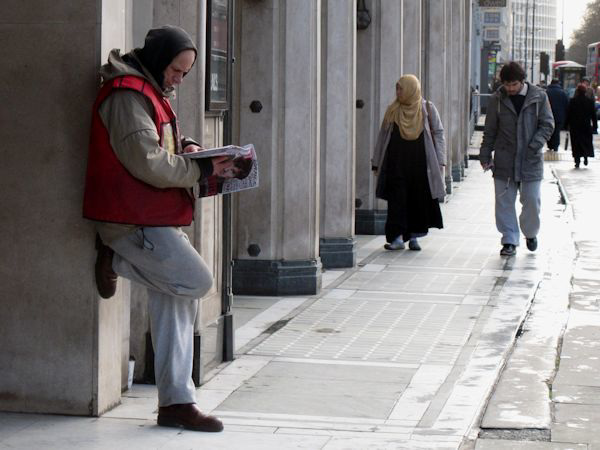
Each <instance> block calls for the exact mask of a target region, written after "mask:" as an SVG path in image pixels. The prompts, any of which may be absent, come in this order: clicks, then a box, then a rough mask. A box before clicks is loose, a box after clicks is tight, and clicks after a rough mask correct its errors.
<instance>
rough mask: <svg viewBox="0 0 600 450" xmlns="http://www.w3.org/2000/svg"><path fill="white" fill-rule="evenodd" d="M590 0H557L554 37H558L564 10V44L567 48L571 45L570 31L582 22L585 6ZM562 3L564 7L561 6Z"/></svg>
mask: <svg viewBox="0 0 600 450" xmlns="http://www.w3.org/2000/svg"><path fill="white" fill-rule="evenodd" d="M590 2H591V0H558V1H557V6H558V10H557V11H556V21H557V23H556V34H557V35H556V38H557V39H560V37H561V30H562V28H561V27H562V24H561V19H562V17H563V11H564V41H563V43H564V45H565V48H569V45H571V33H573V31H575V30H576V29H577V28H579V27H580V26H581V24H582V22H583V16H584V14H585V7H586V6H587V4H588V3H590ZM563 4H564V8H563Z"/></svg>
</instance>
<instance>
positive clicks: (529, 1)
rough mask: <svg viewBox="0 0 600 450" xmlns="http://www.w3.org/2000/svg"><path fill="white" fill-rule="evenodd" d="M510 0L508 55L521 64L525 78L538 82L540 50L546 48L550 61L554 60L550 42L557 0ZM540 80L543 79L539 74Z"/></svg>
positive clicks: (552, 34) (553, 43) (542, 50)
mask: <svg viewBox="0 0 600 450" xmlns="http://www.w3.org/2000/svg"><path fill="white" fill-rule="evenodd" d="M510 1H511V3H512V28H511V30H510V33H511V43H512V51H511V59H514V60H515V61H518V62H520V63H521V64H522V65H523V68H524V69H525V73H526V75H527V80H528V81H531V82H532V83H534V84H538V83H540V53H541V52H546V53H547V54H548V55H549V57H550V63H552V62H554V61H555V60H556V59H555V51H554V46H555V44H556V14H557V10H558V8H557V3H558V0H510ZM532 41H533V51H532ZM532 69H533V76H532ZM541 80H542V81H545V77H544V76H543V75H542V77H541ZM548 81H549V80H548Z"/></svg>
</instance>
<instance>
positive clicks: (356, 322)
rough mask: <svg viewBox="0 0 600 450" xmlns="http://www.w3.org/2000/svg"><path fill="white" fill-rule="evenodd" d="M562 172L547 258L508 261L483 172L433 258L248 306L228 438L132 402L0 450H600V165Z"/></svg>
mask: <svg viewBox="0 0 600 450" xmlns="http://www.w3.org/2000/svg"><path fill="white" fill-rule="evenodd" d="M478 137H479V135H477V136H475V139H474V140H473V145H474V146H475V145H476V142H477V138H478ZM559 154H560V155H562V157H556V155H554V156H553V159H555V161H547V162H546V163H545V164H546V167H545V168H546V178H545V180H544V183H543V188H542V189H543V193H542V199H543V218H542V231H541V233H540V236H539V241H540V245H539V248H538V250H537V251H536V252H534V253H532V252H529V251H528V250H527V249H526V248H525V245H524V242H523V243H522V245H521V246H520V247H519V248H518V250H517V255H516V256H515V257H512V258H503V257H500V256H499V250H500V236H499V235H498V233H497V231H496V229H495V225H494V196H493V183H492V179H491V176H490V174H489V173H483V172H482V171H481V169H480V167H479V163H478V162H477V161H470V167H469V168H468V169H467V171H466V175H467V176H466V178H465V179H464V180H463V181H462V182H460V183H457V184H455V186H454V192H453V194H452V196H450V197H449V199H448V201H447V202H446V203H445V204H444V205H443V206H442V213H443V217H444V224H445V228H444V229H443V230H433V231H432V232H431V233H430V235H429V236H428V237H426V238H424V239H422V240H421V246H422V248H423V250H422V251H421V252H414V251H410V250H402V251H396V252H390V251H386V250H384V249H383V244H384V238H383V237H382V236H357V241H358V251H357V253H358V254H357V261H358V265H357V267H355V268H353V269H349V270H345V271H343V270H339V271H327V272H325V273H324V277H323V290H322V292H321V293H320V294H319V295H317V296H311V297H306V298H299V297H293V298H264V297H237V298H236V299H235V302H236V305H237V306H236V310H235V314H236V317H237V318H239V320H238V322H237V324H236V327H237V329H236V342H237V345H236V354H237V358H236V360H235V361H233V362H232V363H230V364H222V365H221V366H219V367H218V368H217V369H215V370H214V371H213V372H211V373H210V374H208V376H207V382H206V383H205V384H204V385H203V386H202V387H201V388H200V389H199V390H198V402H199V404H200V407H201V408H202V409H203V410H204V411H205V412H211V413H212V414H215V415H217V416H219V417H221V418H222V419H223V420H224V422H225V431H224V432H223V433H219V434H203V433H197V432H191V431H183V430H176V429H170V428H160V427H158V426H156V422H155V420H156V409H157V404H156V401H157V396H156V389H155V387H154V386H149V385H134V387H133V389H132V390H130V391H128V392H126V393H124V396H123V398H122V404H121V405H120V406H118V407H116V408H115V409H113V410H112V411H110V412H109V413H107V414H105V415H104V416H102V417H101V418H82V417H65V416H51V415H33V414H12V413H0V449H9V448H10V449H33V448H35V449H90V448H93V449H128V450H133V449H180V448H205V449H211V450H212V449H261V450H262V449H327V450H332V449H459V448H461V449H465V450H466V449H473V448H475V449H477V450H482V449H483V450H487V449H521V448H524V449H536V450H537V449H542V450H546V449H557V450H558V449H563V450H564V449H571V448H573V449H575V448H577V449H579V448H581V449H594V448H596V449H598V448H600V447H595V445H600V434H599V433H597V432H596V431H595V430H597V429H598V427H599V426H600V395H599V394H600V375H598V374H599V369H600V357H599V356H600V355H598V347H599V345H600V344H599V339H598V338H599V337H600V320H599V319H600V312H599V308H600V301H599V297H598V295H599V294H598V284H599V283H600V274H599V273H598V271H597V270H596V268H597V267H598V263H599V262H600V256H598V255H599V252H598V248H599V247H600V235H599V234H598V232H597V228H598V219H597V216H598V211H599V210H600V208H599V206H598V204H599V201H598V200H599V199H600V162H596V161H595V160H591V163H590V165H589V166H588V167H586V168H583V166H582V168H581V169H579V170H577V171H576V170H574V169H573V164H572V162H571V161H570V159H569V158H568V154H566V153H565V152H559ZM553 174H555V175H556V176H558V179H559V180H560V183H558V182H557V179H556V178H555V177H554V175H553ZM559 184H560V186H561V187H562V189H563V192H564V193H565V194H566V199H567V203H566V204H565V203H564V202H563V201H562V200H561V198H562V197H561V195H560V189H561V187H559ZM67 388H68V386H65V389H67ZM588 444H589V445H588Z"/></svg>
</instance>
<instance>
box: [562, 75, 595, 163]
mask: <svg viewBox="0 0 600 450" xmlns="http://www.w3.org/2000/svg"><path fill="white" fill-rule="evenodd" d="M586 93H587V87H586V86H585V85H584V84H583V83H581V84H579V85H578V86H577V89H575V95H574V96H573V98H572V99H571V100H570V101H569V107H568V109H567V119H566V122H565V126H566V127H567V128H568V130H569V133H570V134H571V149H572V152H573V159H574V160H575V168H576V169H578V168H579V163H580V161H581V158H582V157H583V164H584V165H585V166H587V165H588V158H593V157H594V146H593V144H592V134H597V133H598V120H597V118H596V111H595V110H594V102H593V101H592V100H590V99H589V98H588V97H587V95H586Z"/></svg>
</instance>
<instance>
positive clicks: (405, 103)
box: [383, 75, 423, 141]
mask: <svg viewBox="0 0 600 450" xmlns="http://www.w3.org/2000/svg"><path fill="white" fill-rule="evenodd" d="M396 85H397V86H400V87H401V88H402V93H401V95H400V96H399V97H396V100H395V101H394V102H393V103H392V104H391V105H390V106H388V108H387V111H386V112H385V116H384V117H383V121H384V122H385V123H386V124H390V123H392V122H393V123H396V125H398V128H399V129H400V136H402V138H403V139H406V140H409V141H414V140H415V139H417V138H418V137H419V135H420V134H421V132H422V131H423V107H422V103H421V101H422V98H421V83H419V79H418V78H417V77H415V76H414V75H403V76H402V77H400V79H399V80H398V82H397V83H396Z"/></svg>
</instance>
